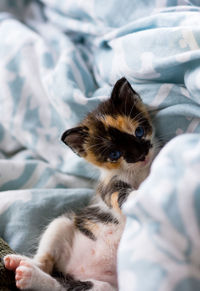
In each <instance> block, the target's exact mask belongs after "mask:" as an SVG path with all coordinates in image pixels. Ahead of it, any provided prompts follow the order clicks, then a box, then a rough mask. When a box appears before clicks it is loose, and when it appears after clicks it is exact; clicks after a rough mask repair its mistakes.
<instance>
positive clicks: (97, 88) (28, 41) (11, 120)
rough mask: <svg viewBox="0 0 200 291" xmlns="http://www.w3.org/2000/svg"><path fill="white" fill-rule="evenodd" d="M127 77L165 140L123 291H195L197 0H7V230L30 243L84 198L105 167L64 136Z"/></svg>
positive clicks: (3, 127)
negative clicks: (93, 163)
mask: <svg viewBox="0 0 200 291" xmlns="http://www.w3.org/2000/svg"><path fill="white" fill-rule="evenodd" d="M122 76H125V77H126V78H127V79H128V80H129V82H130V83H131V84H132V86H133V88H134V89H135V90H136V91H137V92H138V93H139V94H140V95H141V97H142V99H143V101H144V102H145V103H146V104H147V105H148V106H150V107H151V108H153V109H154V112H156V114H154V116H153V123H154V126H155V128H156V135H157V137H158V138H159V140H160V141H161V143H162V145H163V148H162V150H161V152H160V153H159V155H158V156H157V157H156V159H155V161H154V163H153V165H152V169H151V173H150V175H149V177H148V178H147V179H146V180H145V181H144V182H143V183H142V185H141V187H140V188H139V190H138V194H137V196H136V198H135V199H130V200H129V201H128V202H127V203H126V204H125V205H124V208H123V211H124V213H125V215H126V216H127V224H126V228H125V231H124V234H123V236H122V240H121V243H120V247H119V252H118V266H117V267H118V274H119V289H120V290H122V291H129V290H130V291H131V290H134V291H168V290H170V291H171V290H173V291H180V290H181V291H189V290H193V291H194V290H200V256H199V253H200V214H199V213H200V174H199V173H200V135H199V133H200V4H199V1H198V0H196V1H195V0H168V1H165V0H163V1H159V0H150V1H145V0H141V1H136V0H131V1H130V0H124V1H120V0H110V1H104V0H101V1H100V0H99V1H98V0H88V1H72V0H68V1H58V0H41V1H39V0H18V1H12V0H10V1H7V0H2V1H1V3H0V104H1V105H0V191H1V192H0V237H3V239H4V240H6V241H7V242H8V243H9V245H10V246H11V247H12V248H13V249H14V250H15V251H16V252H20V253H23V254H26V255H29V254H32V253H33V252H34V251H35V248H36V246H37V243H38V238H39V235H40V234H41V231H42V230H43V229H44V227H45V226H46V225H47V224H48V223H49V221H51V220H52V219H53V218H54V217H56V216H58V215H60V214H61V213H63V211H67V210H70V209H75V208H76V207H82V206H83V205H85V204H87V202H88V200H89V198H90V197H91V196H92V195H93V193H94V190H93V189H94V185H95V181H96V180H97V179H98V171H97V170H96V169H94V168H93V167H92V166H91V165H89V164H87V163H86V162H85V161H84V160H82V159H80V158H78V157H77V156H76V155H75V154H74V153H72V152H71V151H70V150H69V149H68V148H67V147H66V146H65V145H64V144H62V142H61V141H60V138H61V135H62V133H63V132H64V131H65V130H66V129H67V128H70V127H72V126H74V125H75V124H77V122H78V121H80V120H81V118H82V117H84V115H85V114H86V113H87V112H88V111H89V110H91V109H93V108H94V107H95V106H96V105H97V104H98V103H99V102H100V101H101V100H105V99H106V98H108V96H109V94H110V92H111V89H112V86H113V85H114V83H115V82H116V80H117V79H119V78H120V77H122Z"/></svg>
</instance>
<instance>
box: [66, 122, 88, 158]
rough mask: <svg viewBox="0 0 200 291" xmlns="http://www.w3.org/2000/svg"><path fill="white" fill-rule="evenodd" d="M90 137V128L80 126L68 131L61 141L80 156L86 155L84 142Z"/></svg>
mask: <svg viewBox="0 0 200 291" xmlns="http://www.w3.org/2000/svg"><path fill="white" fill-rule="evenodd" d="M87 137H88V128H87V127H86V126H78V127H74V128H71V129H68V130H66V131H65V132H64V133H63V135H62V137H61V140H62V141H63V142H64V143H65V144H66V145H68V146H69V147H70V148H71V149H72V150H73V152H75V153H76V154H77V155H79V156H84V155H85V150H84V142H85V140H86V138H87Z"/></svg>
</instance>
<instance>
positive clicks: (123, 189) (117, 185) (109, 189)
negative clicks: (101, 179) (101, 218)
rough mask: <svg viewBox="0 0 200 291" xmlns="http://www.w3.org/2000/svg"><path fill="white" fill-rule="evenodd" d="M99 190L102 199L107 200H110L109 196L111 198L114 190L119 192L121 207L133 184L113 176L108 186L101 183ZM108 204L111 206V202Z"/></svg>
mask: <svg viewBox="0 0 200 291" xmlns="http://www.w3.org/2000/svg"><path fill="white" fill-rule="evenodd" d="M97 191H98V192H99V193H100V195H101V197H102V199H103V200H104V201H105V202H108V201H109V199H108V197H109V198H111V195H112V194H113V193H114V192H118V193H119V194H118V204H119V207H120V208H121V206H122V204H123V203H124V202H125V201H126V199H127V197H128V195H129V194H130V192H131V191H132V187H131V185H129V184H127V183H125V182H123V181H121V180H116V177H113V178H112V179H111V181H110V182H109V183H108V184H107V185H106V186H105V185H103V184H99V186H98V189H97ZM108 206H110V207H111V204H109V205H108Z"/></svg>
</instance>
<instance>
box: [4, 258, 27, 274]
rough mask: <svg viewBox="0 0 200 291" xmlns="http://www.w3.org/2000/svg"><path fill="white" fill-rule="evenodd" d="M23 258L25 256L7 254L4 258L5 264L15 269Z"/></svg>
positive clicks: (10, 268)
mask: <svg viewBox="0 0 200 291" xmlns="http://www.w3.org/2000/svg"><path fill="white" fill-rule="evenodd" d="M22 259H23V257H22V256H20V255H13V254H11V255H7V256H5V257H4V258H3V260H4V266H5V268H6V269H8V270H11V271H15V270H16V268H17V267H18V266H19V264H20V262H21V260H22Z"/></svg>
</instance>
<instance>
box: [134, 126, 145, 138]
mask: <svg viewBox="0 0 200 291" xmlns="http://www.w3.org/2000/svg"><path fill="white" fill-rule="evenodd" d="M135 136H136V137H137V138H142V137H143V136H144V127H143V126H138V127H137V128H136V130H135Z"/></svg>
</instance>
